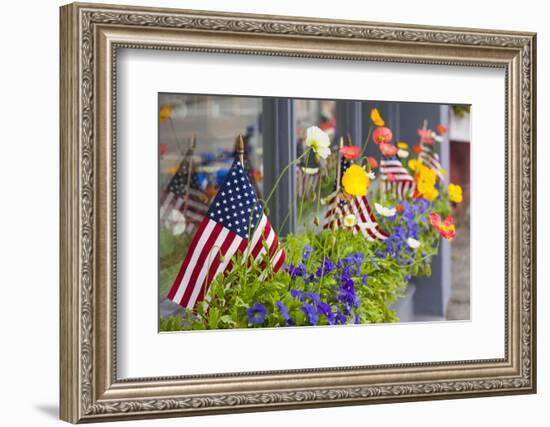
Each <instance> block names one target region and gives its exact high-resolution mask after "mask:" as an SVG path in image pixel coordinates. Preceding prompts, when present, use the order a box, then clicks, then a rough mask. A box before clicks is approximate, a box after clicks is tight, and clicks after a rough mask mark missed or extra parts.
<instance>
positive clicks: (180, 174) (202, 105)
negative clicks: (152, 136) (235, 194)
mask: <svg viewBox="0 0 550 427" xmlns="http://www.w3.org/2000/svg"><path fill="white" fill-rule="evenodd" d="M159 108H160V111H161V117H160V123H159V150H160V159H159V175H160V176H159V199H160V200H159V203H160V214H159V215H160V218H159V219H160V221H159V228H160V229H159V233H160V248H159V249H160V258H161V259H160V266H161V271H160V286H159V293H160V297H161V300H162V299H164V298H166V295H167V293H168V290H169V287H170V285H171V284H172V281H173V278H174V275H175V274H177V270H178V269H179V267H180V265H181V260H182V259H183V258H184V257H185V254H186V252H187V249H188V246H189V244H190V242H191V239H192V237H193V235H194V233H195V231H196V230H197V227H198V225H199V224H200V222H201V221H202V219H203V218H204V215H205V214H206V211H207V209H208V207H209V206H210V203H211V201H212V200H213V199H214V197H215V196H216V194H217V192H218V189H219V187H220V185H221V184H222V183H223V182H224V180H225V178H226V176H227V173H228V171H229V169H230V167H231V164H232V162H233V159H234V158H235V152H236V151H237V148H238V143H239V135H242V138H243V142H244V148H245V154H244V158H245V163H246V170H247V171H248V172H249V175H250V181H251V183H252V185H253V186H254V189H255V191H256V194H258V195H260V194H261V193H262V191H263V185H262V176H263V157H262V134H261V129H260V118H261V112H262V100H261V98H251V97H234V96H211V95H185V94H160V95H159ZM188 171H191V173H188Z"/></svg>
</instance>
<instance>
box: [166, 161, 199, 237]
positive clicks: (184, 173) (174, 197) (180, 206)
mask: <svg viewBox="0 0 550 427" xmlns="http://www.w3.org/2000/svg"><path fill="white" fill-rule="evenodd" d="M189 164H190V162H189V155H187V156H186V157H185V158H184V159H183V161H182V162H181V164H180V166H179V168H178V170H177V172H176V173H175V174H174V176H173V177H172V178H171V179H170V182H169V183H168V186H167V187H166V190H165V191H164V192H163V194H162V196H161V200H160V220H161V221H163V220H164V219H165V218H166V217H167V216H168V215H169V214H170V212H171V211H172V210H173V209H175V210H178V211H180V212H181V213H183V214H184V216H185V219H186V220H187V227H186V231H187V232H188V233H193V232H194V231H195V229H196V228H197V227H198V225H199V224H200V223H201V221H202V220H203V219H204V216H205V215H206V212H207V211H208V197H207V196H206V194H205V193H204V191H203V190H204V188H203V185H201V183H200V182H199V176H198V174H196V173H194V172H192V171H191V170H190V167H189ZM187 193H188V194H189V195H188V196H187V203H186V202H185V196H186V194H187ZM184 211H185V212H184Z"/></svg>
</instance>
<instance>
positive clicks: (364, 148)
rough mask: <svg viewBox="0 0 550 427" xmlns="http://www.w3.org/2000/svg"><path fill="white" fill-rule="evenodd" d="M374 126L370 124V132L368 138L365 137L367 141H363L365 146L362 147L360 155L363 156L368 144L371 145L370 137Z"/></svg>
mask: <svg viewBox="0 0 550 427" xmlns="http://www.w3.org/2000/svg"><path fill="white" fill-rule="evenodd" d="M373 128H374V126H373V125H372V124H371V125H370V126H369V132H368V133H367V138H366V139H365V142H364V143H363V148H362V149H361V154H360V155H359V156H362V155H363V153H364V152H365V150H366V149H367V146H368V145H369V141H370V137H371V135H372V131H373Z"/></svg>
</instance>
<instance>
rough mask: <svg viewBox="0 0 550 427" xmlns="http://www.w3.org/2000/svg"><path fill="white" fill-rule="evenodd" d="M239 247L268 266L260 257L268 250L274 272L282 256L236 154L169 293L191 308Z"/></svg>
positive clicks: (225, 269)
mask: <svg viewBox="0 0 550 427" xmlns="http://www.w3.org/2000/svg"><path fill="white" fill-rule="evenodd" d="M245 251H246V252H245ZM237 252H241V253H245V255H246V257H245V260H246V259H247V260H248V262H251V263H252V262H256V263H257V262H261V264H260V266H261V267H262V268H266V267H267V265H264V264H265V262H264V261H262V260H264V259H265V257H266V255H267V257H268V258H269V260H270V261H271V266H272V269H273V271H275V272H276V271H278V270H279V269H280V268H281V266H282V265H283V262H284V260H285V252H284V250H283V249H282V247H280V246H279V240H278V238H277V235H276V233H275V230H274V229H273V228H272V227H271V224H270V223H269V220H268V219H267V217H266V215H265V213H264V212H263V209H262V207H261V206H260V203H259V202H258V199H257V197H256V194H255V192H254V188H253V187H252V184H251V183H250V180H249V178H248V174H247V173H246V171H245V170H244V169H243V166H242V163H241V162H240V161H239V160H235V161H234V163H233V165H232V166H231V169H230V170H229V173H228V175H227V178H226V180H225V182H224V183H223V185H222V186H221V188H220V190H219V191H218V194H217V195H216V197H215V198H214V201H213V202H212V204H211V205H210V208H209V209H208V212H207V214H206V216H205V218H204V219H203V220H202V222H201V223H200V225H199V228H198V230H197V232H196V234H195V236H194V238H193V240H192V242H191V245H190V246H189V249H188V250H187V255H186V256H185V259H184V260H183V263H182V265H181V268H180V271H179V273H178V275H177V277H176V279H175V280H174V283H173V285H172V288H171V289H170V292H169V293H168V298H169V299H170V300H172V301H174V302H175V303H177V304H180V305H181V306H182V307H186V308H188V309H193V308H194V307H195V305H196V304H197V303H198V302H200V301H203V300H205V299H206V298H207V294H208V290H209V288H210V284H211V283H212V281H213V280H214V279H215V278H216V276H217V275H218V274H220V273H224V272H229V271H230V270H231V269H232V266H233V263H232V258H233V255H235V254H236V253H237Z"/></svg>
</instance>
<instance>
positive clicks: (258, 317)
mask: <svg viewBox="0 0 550 427" xmlns="http://www.w3.org/2000/svg"><path fill="white" fill-rule="evenodd" d="M266 314H267V309H266V308H265V305H263V304H260V303H258V302H257V303H255V304H254V305H253V306H252V308H247V309H246V315H247V316H248V323H251V324H253V325H260V324H262V323H264V320H265V315H266Z"/></svg>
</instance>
